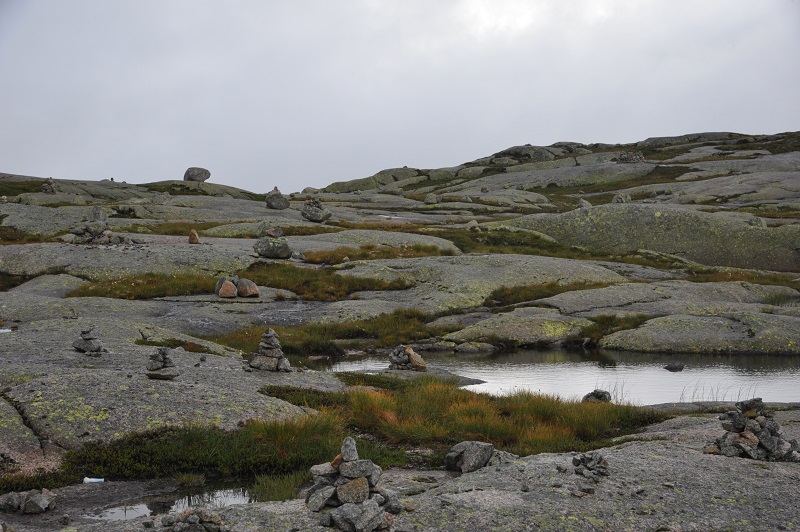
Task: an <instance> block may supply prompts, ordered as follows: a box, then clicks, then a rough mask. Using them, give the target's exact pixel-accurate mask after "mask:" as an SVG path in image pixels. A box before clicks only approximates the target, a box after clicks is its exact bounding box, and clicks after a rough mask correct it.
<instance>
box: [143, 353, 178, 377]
mask: <svg viewBox="0 0 800 532" xmlns="http://www.w3.org/2000/svg"><path fill="white" fill-rule="evenodd" d="M170 368H172V369H170ZM146 375H147V378H149V379H155V380H161V381H171V380H172V379H174V378H176V377H177V376H178V375H180V372H179V371H178V370H177V369H175V362H173V361H172V349H170V348H169V347H157V348H156V352H155V353H153V354H152V355H150V360H149V361H148V362H147V374H146Z"/></svg>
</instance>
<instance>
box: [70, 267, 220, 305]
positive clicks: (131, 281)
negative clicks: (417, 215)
mask: <svg viewBox="0 0 800 532" xmlns="http://www.w3.org/2000/svg"><path fill="white" fill-rule="evenodd" d="M215 284H216V279H214V278H213V277H211V276H208V275H203V274H197V273H178V274H173V275H167V274H158V273H145V274H141V275H132V276H128V277H122V278H119V279H107V280H103V281H87V282H86V283H83V284H82V285H81V286H79V287H78V288H75V289H74V290H71V291H69V292H68V293H67V294H66V297H110V298H115V299H153V298H155V297H167V296H188V295H193V294H211V293H213V292H214V285H215Z"/></svg>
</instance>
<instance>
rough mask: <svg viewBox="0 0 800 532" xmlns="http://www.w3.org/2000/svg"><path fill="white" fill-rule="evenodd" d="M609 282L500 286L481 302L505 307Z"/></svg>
mask: <svg viewBox="0 0 800 532" xmlns="http://www.w3.org/2000/svg"><path fill="white" fill-rule="evenodd" d="M610 284H611V283H571V284H559V283H558V282H556V281H551V282H549V283H540V284H524V285H517V286H501V287H500V288H497V289H495V290H494V291H492V293H491V294H489V296H488V297H487V298H486V300H485V301H484V302H483V305H484V306H486V307H505V306H508V305H514V304H516V303H524V302H526V301H535V300H537V299H542V298H545V297H552V296H555V295H558V294H562V293H564V292H574V291H576V290H591V289H593V288H605V287H606V286H610Z"/></svg>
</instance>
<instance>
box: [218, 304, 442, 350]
mask: <svg viewBox="0 0 800 532" xmlns="http://www.w3.org/2000/svg"><path fill="white" fill-rule="evenodd" d="M433 319H434V317H433V316H430V315H428V314H425V313H423V312H420V311H418V310H413V309H404V310H396V311H394V312H389V313H385V314H381V315H379V316H377V317H375V318H370V319H365V320H355V321H348V322H341V323H309V324H306V325H299V326H296V327H273V329H274V330H275V332H276V333H278V336H279V337H280V339H281V347H282V348H283V351H284V353H286V354H287V355H295V356H307V355H329V356H339V355H342V354H344V346H346V345H347V341H350V343H351V344H353V345H364V344H370V345H372V346H374V347H393V346H396V345H398V344H402V343H410V342H414V341H418V340H423V339H427V338H430V337H432V336H440V335H443V334H446V333H448V332H451V331H453V330H454V329H455V328H450V327H431V326H430V325H428V323H429V322H430V321H432V320H433ZM266 329H267V328H266V327H251V328H245V329H240V330H237V331H234V332H231V333H227V334H221V335H215V336H210V337H208V338H206V339H207V340H210V341H212V342H215V343H218V344H221V345H226V346H228V347H231V348H233V349H239V350H240V351H243V352H245V353H251V352H254V351H256V350H257V349H258V343H259V341H260V339H261V335H262V334H264V331H265V330H266Z"/></svg>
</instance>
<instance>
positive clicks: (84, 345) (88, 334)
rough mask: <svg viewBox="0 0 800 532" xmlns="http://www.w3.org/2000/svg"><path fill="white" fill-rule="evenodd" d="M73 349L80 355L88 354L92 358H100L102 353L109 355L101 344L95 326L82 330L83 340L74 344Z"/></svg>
mask: <svg viewBox="0 0 800 532" xmlns="http://www.w3.org/2000/svg"><path fill="white" fill-rule="evenodd" d="M72 347H74V348H75V350H76V351H78V352H79V353H86V354H87V355H89V356H90V357H99V356H100V354H101V353H108V350H106V349H105V348H104V347H103V344H101V343H100V340H99V339H98V336H97V333H96V332H94V326H92V327H87V328H86V329H83V330H81V339H80V340H75V341H74V342H72Z"/></svg>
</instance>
